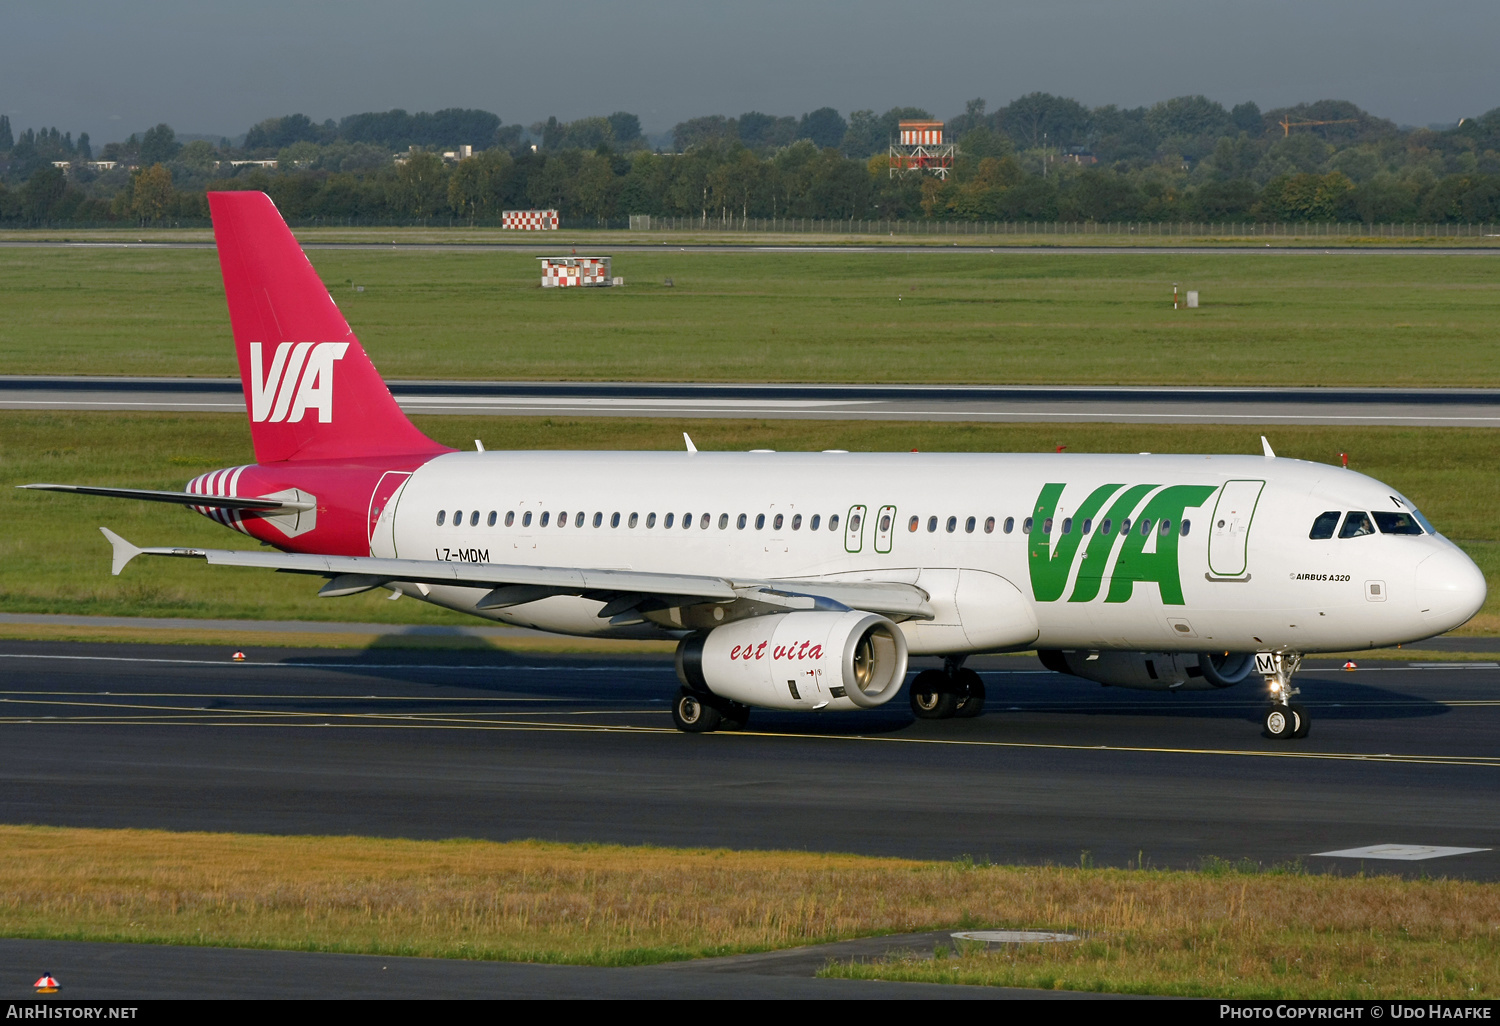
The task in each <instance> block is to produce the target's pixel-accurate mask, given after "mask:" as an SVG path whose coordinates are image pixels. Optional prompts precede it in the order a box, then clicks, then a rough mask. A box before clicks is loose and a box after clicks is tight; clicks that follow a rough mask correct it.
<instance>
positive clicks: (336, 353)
mask: <svg viewBox="0 0 1500 1026" xmlns="http://www.w3.org/2000/svg"><path fill="white" fill-rule="evenodd" d="M348 349H349V343H347V342H282V343H279V344H278V345H277V346H276V352H275V354H274V355H273V356H272V357H271V367H270V369H269V370H267V369H265V360H264V357H263V356H262V343H260V342H251V343H250V419H251V420H252V421H254V422H255V423H257V424H260V423H264V422H266V421H269V422H270V423H272V424H280V423H283V422H285V423H288V424H296V423H297V422H299V421H300V420H301V419H302V415H303V414H304V413H306V412H307V411H308V410H310V409H315V410H317V411H318V423H319V424H329V423H332V422H333V365H334V363H335V362H336V361H338V360H342V359H343V358H344V353H346V352H347V351H348Z"/></svg>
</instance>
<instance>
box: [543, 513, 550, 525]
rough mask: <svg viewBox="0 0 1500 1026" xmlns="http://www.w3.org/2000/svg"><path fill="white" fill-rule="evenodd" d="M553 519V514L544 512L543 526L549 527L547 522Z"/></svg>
mask: <svg viewBox="0 0 1500 1026" xmlns="http://www.w3.org/2000/svg"><path fill="white" fill-rule="evenodd" d="M551 518H552V514H551V513H548V512H543V513H542V526H543V527H546V526H547V521H548V520H550V519H551Z"/></svg>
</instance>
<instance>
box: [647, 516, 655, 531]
mask: <svg viewBox="0 0 1500 1026" xmlns="http://www.w3.org/2000/svg"><path fill="white" fill-rule="evenodd" d="M655 526H656V514H655V513H647V514H646V530H648V531H649V530H651V528H653V527H655Z"/></svg>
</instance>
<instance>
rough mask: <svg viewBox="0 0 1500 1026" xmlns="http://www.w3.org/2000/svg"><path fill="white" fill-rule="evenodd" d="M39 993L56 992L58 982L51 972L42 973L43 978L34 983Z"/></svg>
mask: <svg viewBox="0 0 1500 1026" xmlns="http://www.w3.org/2000/svg"><path fill="white" fill-rule="evenodd" d="M32 986H33V987H35V988H36V992H37V993H38V994H56V993H57V987H58V983H57V981H56V980H54V979H53V978H52V974H51V973H42V978H41V979H40V980H37V981H36V982H35V983H33V984H32Z"/></svg>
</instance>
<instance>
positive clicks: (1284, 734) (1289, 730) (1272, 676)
mask: <svg viewBox="0 0 1500 1026" xmlns="http://www.w3.org/2000/svg"><path fill="white" fill-rule="evenodd" d="M1301 666H1302V656H1301V655H1299V654H1298V653H1296V652H1261V653H1258V654H1257V655H1256V657H1255V668H1256V670H1257V671H1259V672H1260V674H1261V675H1262V676H1264V677H1265V679H1266V690H1267V691H1268V692H1269V697H1270V699H1271V705H1270V706H1269V707H1268V708H1267V709H1266V712H1265V716H1264V717H1263V718H1262V720H1261V722H1262V724H1263V725H1264V727H1265V735H1266V737H1268V738H1271V739H1272V740H1273V741H1288V740H1291V739H1293V738H1303V737H1306V736H1307V732H1308V729H1309V728H1310V727H1311V726H1312V720H1311V718H1309V716H1308V715H1307V710H1306V709H1304V708H1303V707H1302V706H1301V705H1299V704H1297V703H1296V702H1293V701H1292V699H1293V698H1295V697H1296V696H1297V695H1299V694H1301V693H1302V689H1301V688H1297V687H1293V686H1292V675H1293V674H1295V673H1296V672H1297V670H1298V669H1299V668H1300V667H1301Z"/></svg>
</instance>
